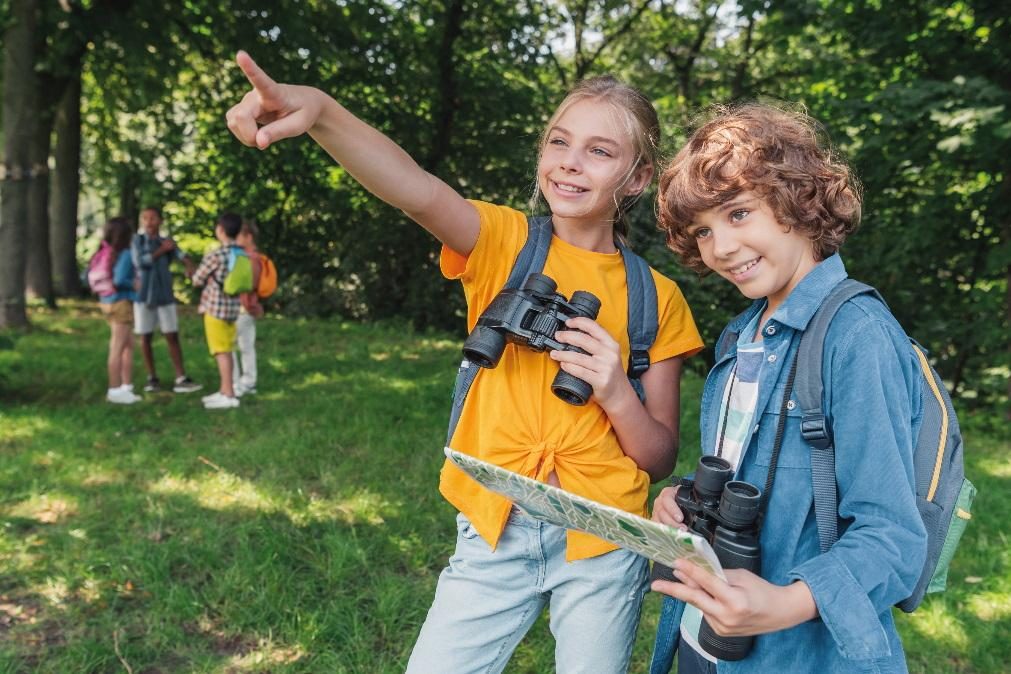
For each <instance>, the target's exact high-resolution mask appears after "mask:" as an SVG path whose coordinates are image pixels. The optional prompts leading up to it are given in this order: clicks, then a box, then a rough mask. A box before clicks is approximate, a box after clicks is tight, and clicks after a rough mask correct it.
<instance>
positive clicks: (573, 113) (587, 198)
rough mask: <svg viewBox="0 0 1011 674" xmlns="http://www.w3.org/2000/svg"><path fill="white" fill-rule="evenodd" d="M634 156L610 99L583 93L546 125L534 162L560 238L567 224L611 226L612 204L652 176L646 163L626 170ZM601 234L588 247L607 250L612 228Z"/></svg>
mask: <svg viewBox="0 0 1011 674" xmlns="http://www.w3.org/2000/svg"><path fill="white" fill-rule="evenodd" d="M633 161H635V150H634V149H633V147H632V139H631V138H630V137H629V135H628V133H627V132H626V131H625V130H624V128H623V127H622V125H621V124H620V113H619V112H618V111H616V110H615V109H614V107H613V106H612V105H611V104H610V103H606V102H602V101H599V100H593V99H586V100H581V101H578V102H576V103H573V104H572V105H571V106H569V107H568V109H566V110H565V112H564V113H562V115H561V116H560V117H559V118H558V119H557V120H556V122H555V124H554V126H552V127H551V129H549V131H548V134H547V136H546V142H545V144H544V147H543V148H542V150H541V156H540V160H539V161H538V166H537V181H538V185H539V187H540V191H541V193H542V194H543V195H544V198H545V199H546V200H547V202H548V205H549V206H550V207H551V214H552V217H553V218H554V224H555V231H556V233H557V234H558V235H559V236H561V237H562V238H563V239H564V238H567V237H568V235H569V230H573V231H586V230H599V229H603V228H607V227H610V226H613V221H614V214H615V210H616V208H617V204H618V203H619V202H620V201H621V199H622V198H623V197H625V196H626V195H628V194H634V193H638V192H639V191H641V190H642V189H643V188H644V187H645V185H646V184H647V183H648V182H649V180H650V178H651V177H652V167H651V166H644V167H641V168H639V169H636V170H634V171H633V170H631V165H632V162H633ZM598 234H599V233H598ZM605 234H606V236H601V237H599V238H600V242H599V243H598V244H593V245H592V246H591V247H592V248H594V249H595V248H598V247H601V246H602V247H603V248H606V249H608V250H606V251H603V252H612V251H613V241H612V240H611V239H612V233H611V232H605ZM570 243H576V242H575V241H570Z"/></svg>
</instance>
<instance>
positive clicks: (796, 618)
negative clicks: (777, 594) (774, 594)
mask: <svg viewBox="0 0 1011 674" xmlns="http://www.w3.org/2000/svg"><path fill="white" fill-rule="evenodd" d="M783 600H784V601H783V603H782V606H783V607H784V608H785V609H786V611H785V615H784V616H783V619H784V624H783V625H782V626H781V627H780V629H789V628H791V627H794V626H795V625H799V624H801V623H805V622H807V621H808V620H814V619H815V618H817V617H818V605H817V604H815V602H814V595H813V594H811V588H809V587H808V586H807V583H805V582H804V581H802V580H797V581H794V582H792V583H790V584H789V585H786V586H783Z"/></svg>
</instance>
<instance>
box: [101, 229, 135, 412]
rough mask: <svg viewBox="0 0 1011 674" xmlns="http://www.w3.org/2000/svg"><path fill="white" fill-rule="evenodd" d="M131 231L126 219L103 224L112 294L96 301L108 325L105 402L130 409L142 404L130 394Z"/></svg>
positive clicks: (132, 278)
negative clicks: (128, 406)
mask: <svg viewBox="0 0 1011 674" xmlns="http://www.w3.org/2000/svg"><path fill="white" fill-rule="evenodd" d="M132 237H133V227H132V226H131V225H130V221H129V220H127V219H126V218H122V217H117V218H112V219H110V220H109V221H108V222H107V223H105V229H104V231H103V233H102V240H103V241H104V242H105V243H107V244H108V245H110V246H112V254H113V262H112V284H113V286H114V288H115V291H114V292H113V293H112V294H111V295H104V296H101V297H100V298H99V306H100V307H101V309H102V313H103V314H104V315H105V319H106V321H108V323H109V333H110V336H109V358H108V361H107V365H108V371H109V390H108V391H107V392H106V394H105V399H106V400H108V401H109V402H110V403H115V404H117V405H132V404H134V403H135V402H138V401H139V400H141V397H140V396H139V395H136V394H135V393H134V392H133V384H132V383H131V382H132V380H133V333H132V332H131V331H130V329H131V327H132V326H133V302H134V300H135V299H136V298H137V295H136V292H135V291H134V279H135V277H136V269H135V268H134V266H133V257H132V256H131V255H130V239H131V238H132Z"/></svg>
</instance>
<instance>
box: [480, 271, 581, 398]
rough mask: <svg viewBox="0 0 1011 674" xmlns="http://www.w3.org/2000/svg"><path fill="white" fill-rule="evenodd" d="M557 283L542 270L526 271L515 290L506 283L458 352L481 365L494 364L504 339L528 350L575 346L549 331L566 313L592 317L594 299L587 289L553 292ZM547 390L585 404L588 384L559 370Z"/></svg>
mask: <svg viewBox="0 0 1011 674" xmlns="http://www.w3.org/2000/svg"><path fill="white" fill-rule="evenodd" d="M557 288H558V285H557V284H556V283H555V281H554V279H552V278H551V277H550V276H545V275H544V274H538V273H536V272H535V273H532V274H530V275H529V276H527V279H526V281H524V283H523V286H522V287H521V288H519V289H518V290H517V289H515V288H506V289H505V290H502V291H501V292H499V294H498V295H496V296H495V299H493V300H492V302H491V304H489V305H488V308H487V309H485V310H484V313H482V314H481V317H480V318H479V319H477V325H475V326H474V329H473V330H472V331H471V333H470V335H468V336H467V339H466V341H465V342H464V343H463V355H464V356H465V357H466V358H467V360H469V361H470V362H472V363H475V364H476V365H479V366H481V367H485V368H493V367H495V366H496V365H498V361H499V359H500V358H501V357H502V353H503V352H504V351H505V347H506V343H507V342H511V343H513V344H519V345H521V346H525V347H527V348H528V349H532V350H533V351H548V350H551V349H555V350H558V351H578V352H579V353H586V352H585V351H583V350H582V349H580V348H579V347H577V346H572V345H571V344H565V343H563V342H559V341H558V340H556V339H555V333H556V332H558V331H559V330H565V329H566V328H565V322H566V321H567V320H569V319H570V318H576V317H578V316H583V317H585V318H591V319H596V318H597V313H598V312H599V311H600V300H599V299H597V296H596V295H594V294H593V293H590V292H587V291H585V290H577V291H575V292H574V293H572V298H571V299H565V296H564V295H561V294H559V293H557V292H555V291H556V290H557ZM551 390H552V392H554V394H555V395H556V396H558V397H559V398H561V399H562V400H564V401H565V402H567V403H569V404H570V405H585V404H586V401H588V400H589V399H590V395H592V394H593V387H592V386H590V385H589V384H587V383H586V382H585V381H583V380H582V379H580V378H579V377H576V376H574V375H571V374H569V373H568V372H565V371H564V370H559V371H558V374H557V375H555V379H554V381H552V382H551Z"/></svg>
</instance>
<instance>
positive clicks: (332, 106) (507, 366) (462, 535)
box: [227, 52, 701, 674]
mask: <svg viewBox="0 0 1011 674" xmlns="http://www.w3.org/2000/svg"><path fill="white" fill-rule="evenodd" d="M237 61H238V63H239V66H240V67H241V68H242V70H243V72H244V73H245V74H246V77H247V78H248V79H249V81H250V82H251V83H252V85H253V90H252V91H250V92H249V93H247V94H246V96H245V98H243V100H242V102H241V103H239V104H238V105H236V106H235V107H233V108H232V109H231V110H230V111H229V112H228V115H227V119H228V125H229V128H230V129H231V130H232V132H233V133H234V134H235V135H236V136H237V137H238V138H239V139H240V140H241V141H242V142H243V143H245V144H246V145H250V146H253V147H259V148H261V149H262V148H266V147H268V146H269V145H270V144H272V143H274V142H276V141H279V140H281V139H283V138H288V137H293V136H299V135H301V134H303V133H309V134H310V135H311V136H312V138H313V139H314V140H315V141H316V142H317V143H319V144H320V145H321V146H322V147H323V148H324V149H325V150H326V151H327V152H329V153H330V155H331V156H332V157H333V158H334V159H335V160H337V161H338V162H340V163H341V165H342V166H343V167H344V169H345V170H346V171H347V172H348V173H349V174H350V175H352V176H354V177H355V179H356V180H358V181H359V182H360V183H361V184H362V185H363V186H364V187H365V188H366V189H368V190H369V191H371V192H372V193H373V194H375V195H376V196H377V197H379V198H381V199H383V200H384V201H386V202H387V203H389V204H391V205H392V206H394V207H396V208H399V209H401V210H403V211H404V213H406V214H407V215H408V216H409V217H410V218H411V219H413V220H414V221H415V222H417V223H418V224H420V225H421V226H422V227H424V228H425V229H427V230H428V231H430V232H431V233H432V234H433V235H435V237H436V238H438V239H439V240H440V241H441V242H442V244H443V248H442V258H441V265H442V271H443V273H444V274H445V275H446V276H447V277H449V278H456V279H461V281H462V282H463V287H464V292H465V294H466V296H467V304H468V312H467V313H468V317H467V322H468V328H473V327H474V325H475V323H476V321H477V318H478V317H479V316H480V315H481V313H482V312H483V311H484V309H485V308H486V307H487V306H488V305H489V303H491V301H492V299H493V298H494V297H495V296H496V295H497V294H498V292H499V291H500V290H501V289H502V287H503V286H504V284H505V281H506V279H507V277H508V276H509V272H510V269H511V266H512V264H513V260H514V259H515V258H516V256H517V254H518V252H519V250H520V248H521V247H522V246H523V244H524V242H525V240H526V237H527V218H526V216H525V215H524V214H523V213H520V212H518V211H516V210H513V209H511V208H507V207H505V206H499V205H494V204H489V203H484V202H480V201H468V200H466V199H464V198H463V197H462V196H460V195H459V194H458V193H457V192H456V191H455V190H454V189H453V188H451V187H450V186H449V185H447V184H446V183H444V182H443V181H442V180H440V179H439V178H436V177H435V176H433V175H432V174H430V173H427V172H426V171H424V170H423V169H422V168H420V167H419V166H418V165H417V163H415V161H414V160H413V159H412V158H411V157H410V156H408V155H407V154H406V153H405V152H404V151H403V149H401V148H400V147H399V146H398V145H396V144H395V143H394V142H393V141H391V140H390V139H389V138H387V137H386V136H384V135H383V134H381V133H380V132H379V131H377V130H376V129H374V128H372V127H370V126H369V125H367V124H365V123H364V122H362V121H361V120H359V119H358V118H357V117H355V116H354V115H352V114H351V113H350V112H349V111H348V110H346V109H345V108H344V107H342V106H341V105H340V104H339V103H338V102H337V101H335V100H334V99H333V98H331V97H329V96H327V95H326V94H324V93H323V92H321V91H319V90H318V89H314V88H311V87H304V86H293V85H286V84H278V83H275V82H274V81H273V80H271V79H270V77H268V76H267V74H266V73H264V72H263V71H262V70H261V69H260V68H259V67H258V66H257V65H256V64H255V63H254V62H253V60H252V59H251V58H250V57H249V55H248V54H246V53H245V52H239V54H238V56H237ZM260 125H264V126H262V127H261V126H260ZM658 142H659V124H658V121H657V116H656V111H655V110H654V109H653V106H652V105H651V104H650V102H649V101H648V100H647V99H646V98H645V97H643V96H642V94H640V93H639V92H637V91H635V90H634V89H631V88H630V87H627V86H625V85H623V84H621V83H620V82H618V81H617V80H615V79H614V78H610V77H601V78H595V79H592V80H587V81H585V82H583V83H581V84H579V85H578V86H577V87H576V88H575V89H574V90H573V92H571V93H570V94H569V96H567V97H566V99H565V100H564V101H563V102H562V104H561V106H560V107H559V108H558V109H557V110H556V111H555V113H554V115H553V116H552V118H551V120H550V121H549V123H548V125H547V128H546V129H545V133H544V135H543V138H542V140H541V143H540V147H539V157H538V164H537V185H538V188H539V192H540V194H541V195H542V196H543V197H544V199H545V201H547V204H548V206H549V207H550V210H551V214H552V226H553V231H554V236H553V237H552V240H551V243H550V247H549V250H548V255H547V260H546V262H545V264H544V273H545V274H546V275H548V276H550V277H551V278H553V279H554V280H555V281H557V284H558V292H560V293H562V294H563V295H565V296H566V297H569V296H571V294H572V292H573V291H575V290H586V291H589V292H591V293H593V294H594V295H596V296H597V297H598V298H600V300H601V309H600V313H599V315H598V317H597V320H595V321H594V320H591V319H589V318H583V317H580V318H574V319H571V320H569V321H568V323H567V327H568V328H570V329H569V330H563V331H559V332H557V333H556V335H555V338H556V339H557V340H559V341H562V342H565V343H567V344H571V345H575V346H578V347H580V348H581V349H582V350H583V351H582V352H577V351H552V352H551V353H550V354H549V356H550V357H549V356H548V355H546V354H544V353H536V352H534V351H532V350H530V349H525V348H522V347H519V346H517V345H514V344H510V345H508V346H507V347H506V349H505V352H504V354H503V356H502V359H501V362H500V363H499V365H498V367H496V368H494V369H482V370H481V371H480V373H479V374H478V376H477V378H476V379H475V381H474V384H473V387H472V388H471V391H470V394H469V395H468V397H467V401H466V405H465V406H464V408H463V413H462V415H461V418H460V421H459V423H458V425H457V426H456V430H455V432H454V434H453V437H452V438H451V440H450V444H451V445H452V446H453V447H455V448H456V449H458V450H460V451H463V452H467V453H468V454H472V455H474V456H477V457H479V458H481V459H484V460H486V461H491V462H493V463H495V464H497V465H499V466H502V467H504V468H506V469H509V470H512V471H515V472H518V473H522V474H524V475H527V476H530V477H533V478H535V479H538V480H540V481H543V482H548V483H551V484H554V485H560V486H561V487H562V488H565V489H567V490H569V491H572V492H575V493H578V494H580V495H582V496H586V497H589V498H592V499H594V500H596V501H600V502H603V503H607V504H608V505H612V506H614V507H617V508H621V509H622V510H625V511H628V512H633V513H636V514H640V515H642V514H645V513H646V498H647V492H648V488H649V483H650V479H654V480H656V479H661V478H663V477H665V476H666V475H668V474H669V473H670V471H671V470H672V469H673V466H674V461H675V459H676V456H677V437H678V399H679V383H680V375H681V364H682V360H683V358H684V357H686V356H688V355H691V354H693V353H695V352H696V351H698V350H699V349H700V348H701V340H700V338H699V335H698V332H697V331H696V329H695V324H694V322H693V320H692V317H691V313H690V311H689V310H688V306H687V304H686V303H685V301H684V298H683V297H682V295H681V293H680V290H679V289H678V287H677V285H676V284H675V283H674V282H673V281H671V280H669V279H667V278H665V277H663V276H661V275H660V274H659V273H657V272H655V271H651V273H652V276H653V280H654V282H655V285H656V288H657V295H658V298H657V299H658V301H657V312H658V319H659V320H658V325H659V329H658V332H657V337H656V339H655V341H654V343H653V345H652V347H651V348H650V350H649V355H650V362H651V363H652V366H651V367H650V368H649V369H648V370H647V371H646V372H645V374H643V375H642V379H641V383H642V385H643V388H644V389H645V391H646V398H645V403H643V402H640V400H639V398H638V396H637V395H636V393H635V391H634V389H633V387H632V385H631V384H630V382H629V379H628V376H627V374H626V369H625V368H626V364H627V363H628V362H629V352H630V349H629V343H628V341H629V340H628V334H627V328H628V325H627V323H628V315H627V310H628V296H627V289H626V279H625V269H624V263H623V260H622V256H621V253H620V251H619V249H618V243H617V242H618V240H619V237H621V236H622V235H623V234H624V233H625V227H626V225H625V222H624V219H623V217H624V215H625V213H626V212H627V211H628V209H629V208H631V207H632V205H633V204H634V203H635V202H636V200H637V199H638V198H639V196H640V195H641V194H642V192H643V190H644V189H646V187H647V186H648V185H649V184H650V182H651V180H652V177H653V173H654V166H655V161H656V160H655V155H656V149H657V144H658ZM391 236H396V234H395V233H391ZM559 367H561V369H563V370H564V371H566V372H568V373H570V374H573V375H575V376H577V377H579V378H581V379H583V380H584V381H586V382H587V383H589V384H590V385H591V386H592V388H593V396H592V398H591V400H590V401H589V403H588V404H586V405H584V406H581V407H580V406H573V405H569V404H567V403H565V402H562V401H561V400H560V399H558V398H557V397H555V396H554V395H553V394H552V393H551V391H550V383H551V380H552V379H553V378H554V376H555V375H556V374H557V372H558V368H559ZM440 490H441V492H442V494H443V495H444V496H445V497H446V499H447V500H449V502H450V503H452V504H453V505H454V506H455V507H456V508H457V509H459V510H460V514H459V515H458V516H457V547H456V552H455V554H454V555H453V556H452V557H451V558H450V561H449V566H448V567H447V568H446V569H445V570H444V571H443V573H442V575H441V577H440V579H439V584H438V587H437V589H436V596H435V601H434V603H433V605H432V608H431V610H430V611H429V613H428V617H427V619H426V621H425V624H424V626H423V627H422V628H421V634H420V635H419V637H418V641H417V643H416V644H415V647H414V652H413V653H412V655H411V658H410V662H409V663H408V666H407V671H408V672H410V673H418V672H453V673H454V674H466V673H467V672H475V673H476V672H500V671H502V669H503V668H504V667H505V666H506V663H507V662H508V660H509V658H510V657H511V655H512V652H513V650H514V649H515V648H516V646H517V644H518V643H519V642H520V640H521V639H522V638H523V635H524V634H525V633H526V632H527V630H528V629H529V628H530V627H531V625H533V623H534V621H535V620H536V619H537V617H538V616H539V615H540V613H541V611H542V610H543V609H544V608H545V606H548V607H549V608H550V616H551V621H550V626H551V631H552V633H553V634H554V636H555V640H556V656H555V659H556V667H557V670H558V671H559V672H575V671H592V672H595V673H598V674H611V673H618V672H625V671H626V669H627V667H628V661H629V657H630V655H631V651H632V643H633V640H634V635H635V629H636V626H637V624H638V621H639V609H640V606H641V602H642V598H643V596H644V594H645V591H646V586H647V583H646V562H645V560H644V559H643V558H641V557H639V556H637V555H636V554H634V553H632V552H629V551H627V550H622V549H617V548H616V546H614V545H612V544H610V543H607V542H605V541H603V540H600V539H598V538H595V537H593V536H590V535H587V534H584V533H581V532H576V531H569V532H567V531H566V530H564V529H562V528H560V527H556V526H554V525H550V524H546V523H542V522H539V521H537V520H535V519H533V518H531V517H529V516H528V515H526V514H525V513H523V512H522V511H520V510H518V509H515V508H513V507H512V503H511V502H509V501H508V500H506V499H504V498H502V497H500V496H498V495H495V494H493V493H491V492H490V491H488V490H486V489H484V488H483V487H481V486H480V485H478V484H477V483H476V482H474V481H473V480H471V479H470V478H468V477H467V476H466V475H465V474H464V473H463V472H462V471H460V470H459V469H458V468H456V467H455V466H453V465H452V464H450V463H448V462H447V463H446V464H445V465H444V468H443V472H442V480H441V485H440Z"/></svg>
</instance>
